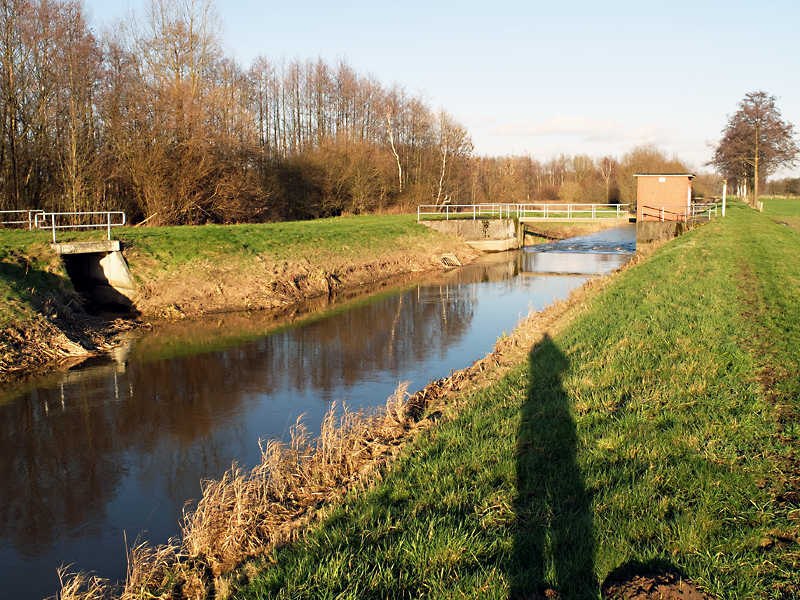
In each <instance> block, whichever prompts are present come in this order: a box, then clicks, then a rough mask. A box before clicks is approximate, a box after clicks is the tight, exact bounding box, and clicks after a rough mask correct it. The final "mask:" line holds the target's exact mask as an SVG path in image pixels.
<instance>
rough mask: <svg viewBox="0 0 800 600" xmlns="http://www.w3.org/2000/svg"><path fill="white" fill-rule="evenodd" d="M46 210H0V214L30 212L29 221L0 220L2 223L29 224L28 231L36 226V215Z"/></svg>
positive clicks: (0, 223)
mask: <svg viewBox="0 0 800 600" xmlns="http://www.w3.org/2000/svg"><path fill="white" fill-rule="evenodd" d="M43 212H44V211H43V210H41V209H38V208H37V209H31V210H29V209H19V210H0V215H18V214H25V213H27V214H28V220H27V221H0V225H23V224H25V223H27V224H28V231H30V230H31V229H33V227H34V221H35V219H34V215H37V214H39V213H43Z"/></svg>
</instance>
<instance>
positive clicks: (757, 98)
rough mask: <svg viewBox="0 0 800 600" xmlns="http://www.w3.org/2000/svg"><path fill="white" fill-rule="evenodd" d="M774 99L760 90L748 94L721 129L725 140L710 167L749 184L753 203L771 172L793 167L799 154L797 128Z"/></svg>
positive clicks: (722, 141) (720, 142) (717, 149)
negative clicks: (784, 119) (761, 185)
mask: <svg viewBox="0 0 800 600" xmlns="http://www.w3.org/2000/svg"><path fill="white" fill-rule="evenodd" d="M775 100H776V98H775V96H769V95H768V94H767V93H766V92H763V91H758V92H751V93H749V94H746V95H745V97H744V99H743V100H742V101H741V102H739V110H737V111H736V112H735V113H734V114H733V115H731V117H730V118H729V119H728V124H727V125H726V127H725V129H723V130H722V139H721V140H720V141H719V143H718V144H717V146H716V149H715V150H714V158H713V159H711V161H710V162H709V163H708V164H711V165H714V167H716V169H717V171H718V172H719V173H720V174H722V175H724V176H727V177H729V178H731V179H738V180H740V181H741V180H745V181H749V182H750V189H751V190H752V200H751V202H753V203H755V201H756V200H757V199H758V185H759V181H760V180H761V179H762V178H763V179H766V177H767V175H768V174H769V173H770V172H774V171H775V170H776V169H779V168H781V167H791V166H794V164H795V162H796V160H797V155H798V152H800V149H798V147H797V144H796V143H795V141H794V126H793V125H792V124H791V123H786V122H784V121H783V119H782V118H781V113H780V111H779V110H778V108H777V107H776V106H775Z"/></svg>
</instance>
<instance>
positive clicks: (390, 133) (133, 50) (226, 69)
mask: <svg viewBox="0 0 800 600" xmlns="http://www.w3.org/2000/svg"><path fill="white" fill-rule="evenodd" d="M212 1H213V0H150V3H149V4H148V5H147V9H146V11H145V13H144V14H140V15H136V16H135V17H131V18H129V19H128V20H127V21H125V22H122V23H119V24H118V25H117V26H115V27H114V28H113V29H111V30H110V31H108V32H106V33H104V34H103V35H102V36H99V37H98V36H96V35H95V34H94V33H93V31H92V29H91V27H90V25H89V23H87V21H86V19H85V17H84V11H83V6H82V4H81V2H80V0H0V32H1V33H0V57H1V59H2V66H1V67H0V68H1V69H2V75H1V77H0V210H3V209H5V210H9V209H25V208H41V209H49V210H58V211H78V210H111V209H115V210H125V211H126V212H127V213H128V215H129V219H130V220H132V221H147V222H148V223H150V224H176V223H204V222H209V221H210V222H236V221H264V220H286V219H304V218H314V217H321V216H330V215H337V214H342V213H347V212H349V213H363V212H370V211H375V210H386V209H391V208H393V207H398V206H399V207H400V208H404V209H408V208H410V207H413V206H415V205H416V204H429V203H453V204H456V203H461V204H471V203H479V202H532V201H558V200H560V201H569V202H593V203H609V202H622V203H633V202H634V201H635V181H634V179H633V177H632V174H633V173H634V172H636V171H663V172H675V171H681V172H685V171H686V167H685V165H683V164H682V163H680V161H678V160H677V159H673V158H669V157H667V156H665V155H663V153H661V152H660V151H659V150H658V149H657V148H655V147H652V146H643V147H639V148H636V149H634V150H632V151H631V152H630V153H628V154H626V155H625V156H623V157H622V158H621V159H619V160H617V159H615V158H612V157H609V156H606V157H603V158H600V159H594V158H592V157H589V156H586V155H578V156H574V157H571V156H565V155H561V156H559V157H556V158H553V159H551V160H549V161H545V162H541V161H537V160H535V159H532V158H530V157H527V156H513V157H501V158H480V157H474V156H473V153H472V143H471V140H470V137H469V135H468V133H467V131H466V129H465V128H464V127H463V126H462V125H461V124H460V123H458V122H457V121H456V120H455V119H453V118H452V117H451V116H450V115H449V114H447V113H446V112H445V111H444V110H432V109H431V107H430V106H429V105H428V103H427V102H426V100H425V98H424V97H422V96H420V95H411V94H408V93H407V92H406V91H405V90H404V89H403V88H402V87H400V86H397V85H394V86H391V87H386V86H384V85H382V84H381V83H380V82H379V81H377V80H376V79H375V77H373V76H369V75H367V76H365V75H362V74H359V73H358V72H356V71H355V70H354V69H353V68H352V67H351V66H350V65H349V64H347V63H346V62H345V61H338V62H336V63H335V64H330V63H328V62H325V61H324V60H322V59H317V60H305V61H303V60H291V61H287V60H285V59H281V60H270V59H268V58H266V57H263V56H261V57H258V58H256V59H255V60H254V61H253V62H252V64H251V65H250V67H249V68H248V69H243V68H242V67H240V66H239V65H238V64H237V63H236V62H235V61H234V60H232V59H231V58H230V57H227V56H226V55H225V53H224V52H223V50H222V39H221V37H220V24H219V22H218V20H217V16H216V12H215V9H214V6H213V4H212Z"/></svg>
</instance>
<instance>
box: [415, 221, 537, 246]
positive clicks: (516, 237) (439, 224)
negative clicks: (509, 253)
mask: <svg viewBox="0 0 800 600" xmlns="http://www.w3.org/2000/svg"><path fill="white" fill-rule="evenodd" d="M420 223H421V224H422V225H425V227H428V228H429V229H433V230H434V231H438V232H439V233H441V234H444V235H446V236H449V237H455V238H458V239H460V240H463V241H465V242H466V243H467V244H469V245H470V246H472V247H473V248H475V249H476V250H481V251H483V252H503V251H505V250H515V249H517V248H519V247H521V246H522V244H523V237H522V236H523V233H524V231H523V226H522V224H520V222H519V219H476V220H472V219H451V220H449V221H420Z"/></svg>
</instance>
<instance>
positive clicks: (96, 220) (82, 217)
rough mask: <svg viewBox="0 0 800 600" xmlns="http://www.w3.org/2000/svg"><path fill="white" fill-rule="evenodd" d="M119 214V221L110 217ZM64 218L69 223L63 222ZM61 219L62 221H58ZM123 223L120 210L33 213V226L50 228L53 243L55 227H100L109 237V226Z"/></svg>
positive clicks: (123, 219)
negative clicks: (105, 230) (106, 231)
mask: <svg viewBox="0 0 800 600" xmlns="http://www.w3.org/2000/svg"><path fill="white" fill-rule="evenodd" d="M115 216H119V217H120V220H119V222H115V221H112V217H115ZM64 220H70V221H72V222H71V223H66V224H63V221H64ZM59 221H61V222H62V223H59ZM123 225H125V213H124V212H122V211H113V210H109V211H96V212H58V213H49V212H40V213H37V214H36V215H34V226H35V227H36V228H37V229H51V230H52V231H53V243H54V244H55V243H56V230H57V229H100V228H106V229H107V230H108V239H109V240H110V239H111V228H112V227H121V226H123Z"/></svg>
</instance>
